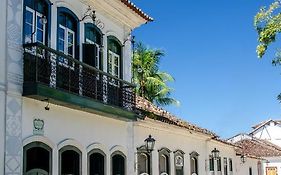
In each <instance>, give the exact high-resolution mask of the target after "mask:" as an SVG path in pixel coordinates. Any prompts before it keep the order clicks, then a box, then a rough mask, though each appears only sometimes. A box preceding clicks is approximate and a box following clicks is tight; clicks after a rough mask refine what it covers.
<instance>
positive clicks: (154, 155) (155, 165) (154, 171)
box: [151, 149, 159, 175]
mask: <svg viewBox="0 0 281 175" xmlns="http://www.w3.org/2000/svg"><path fill="white" fill-rule="evenodd" d="M151 155H152V158H151V160H152V162H151V163H152V174H153V175H158V174H159V155H158V150H156V149H155V150H154V151H152V153H151Z"/></svg>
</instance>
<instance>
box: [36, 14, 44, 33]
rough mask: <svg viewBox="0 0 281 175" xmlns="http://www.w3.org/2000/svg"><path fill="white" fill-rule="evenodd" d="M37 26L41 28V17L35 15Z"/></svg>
mask: <svg viewBox="0 0 281 175" xmlns="http://www.w3.org/2000/svg"><path fill="white" fill-rule="evenodd" d="M36 24H37V28H39V29H41V30H43V24H42V17H40V16H37V23H36Z"/></svg>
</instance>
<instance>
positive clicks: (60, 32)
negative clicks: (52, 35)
mask: <svg viewBox="0 0 281 175" xmlns="http://www.w3.org/2000/svg"><path fill="white" fill-rule="evenodd" d="M64 35H65V33H64V29H63V28H61V27H60V28H59V31H58V37H59V38H60V39H63V40H64Z"/></svg>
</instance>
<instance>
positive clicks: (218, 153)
mask: <svg viewBox="0 0 281 175" xmlns="http://www.w3.org/2000/svg"><path fill="white" fill-rule="evenodd" d="M211 153H212V157H213V158H214V159H218V158H219V157H220V151H219V150H217V148H215V149H213V150H212V152H211Z"/></svg>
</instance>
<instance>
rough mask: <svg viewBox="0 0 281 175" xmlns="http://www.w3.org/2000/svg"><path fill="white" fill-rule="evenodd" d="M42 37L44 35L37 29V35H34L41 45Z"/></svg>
mask: <svg viewBox="0 0 281 175" xmlns="http://www.w3.org/2000/svg"><path fill="white" fill-rule="evenodd" d="M43 35H44V34H43V31H41V30H39V29H37V35H36V39H37V41H39V42H41V43H43V41H44V39H43V38H44V36H43Z"/></svg>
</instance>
